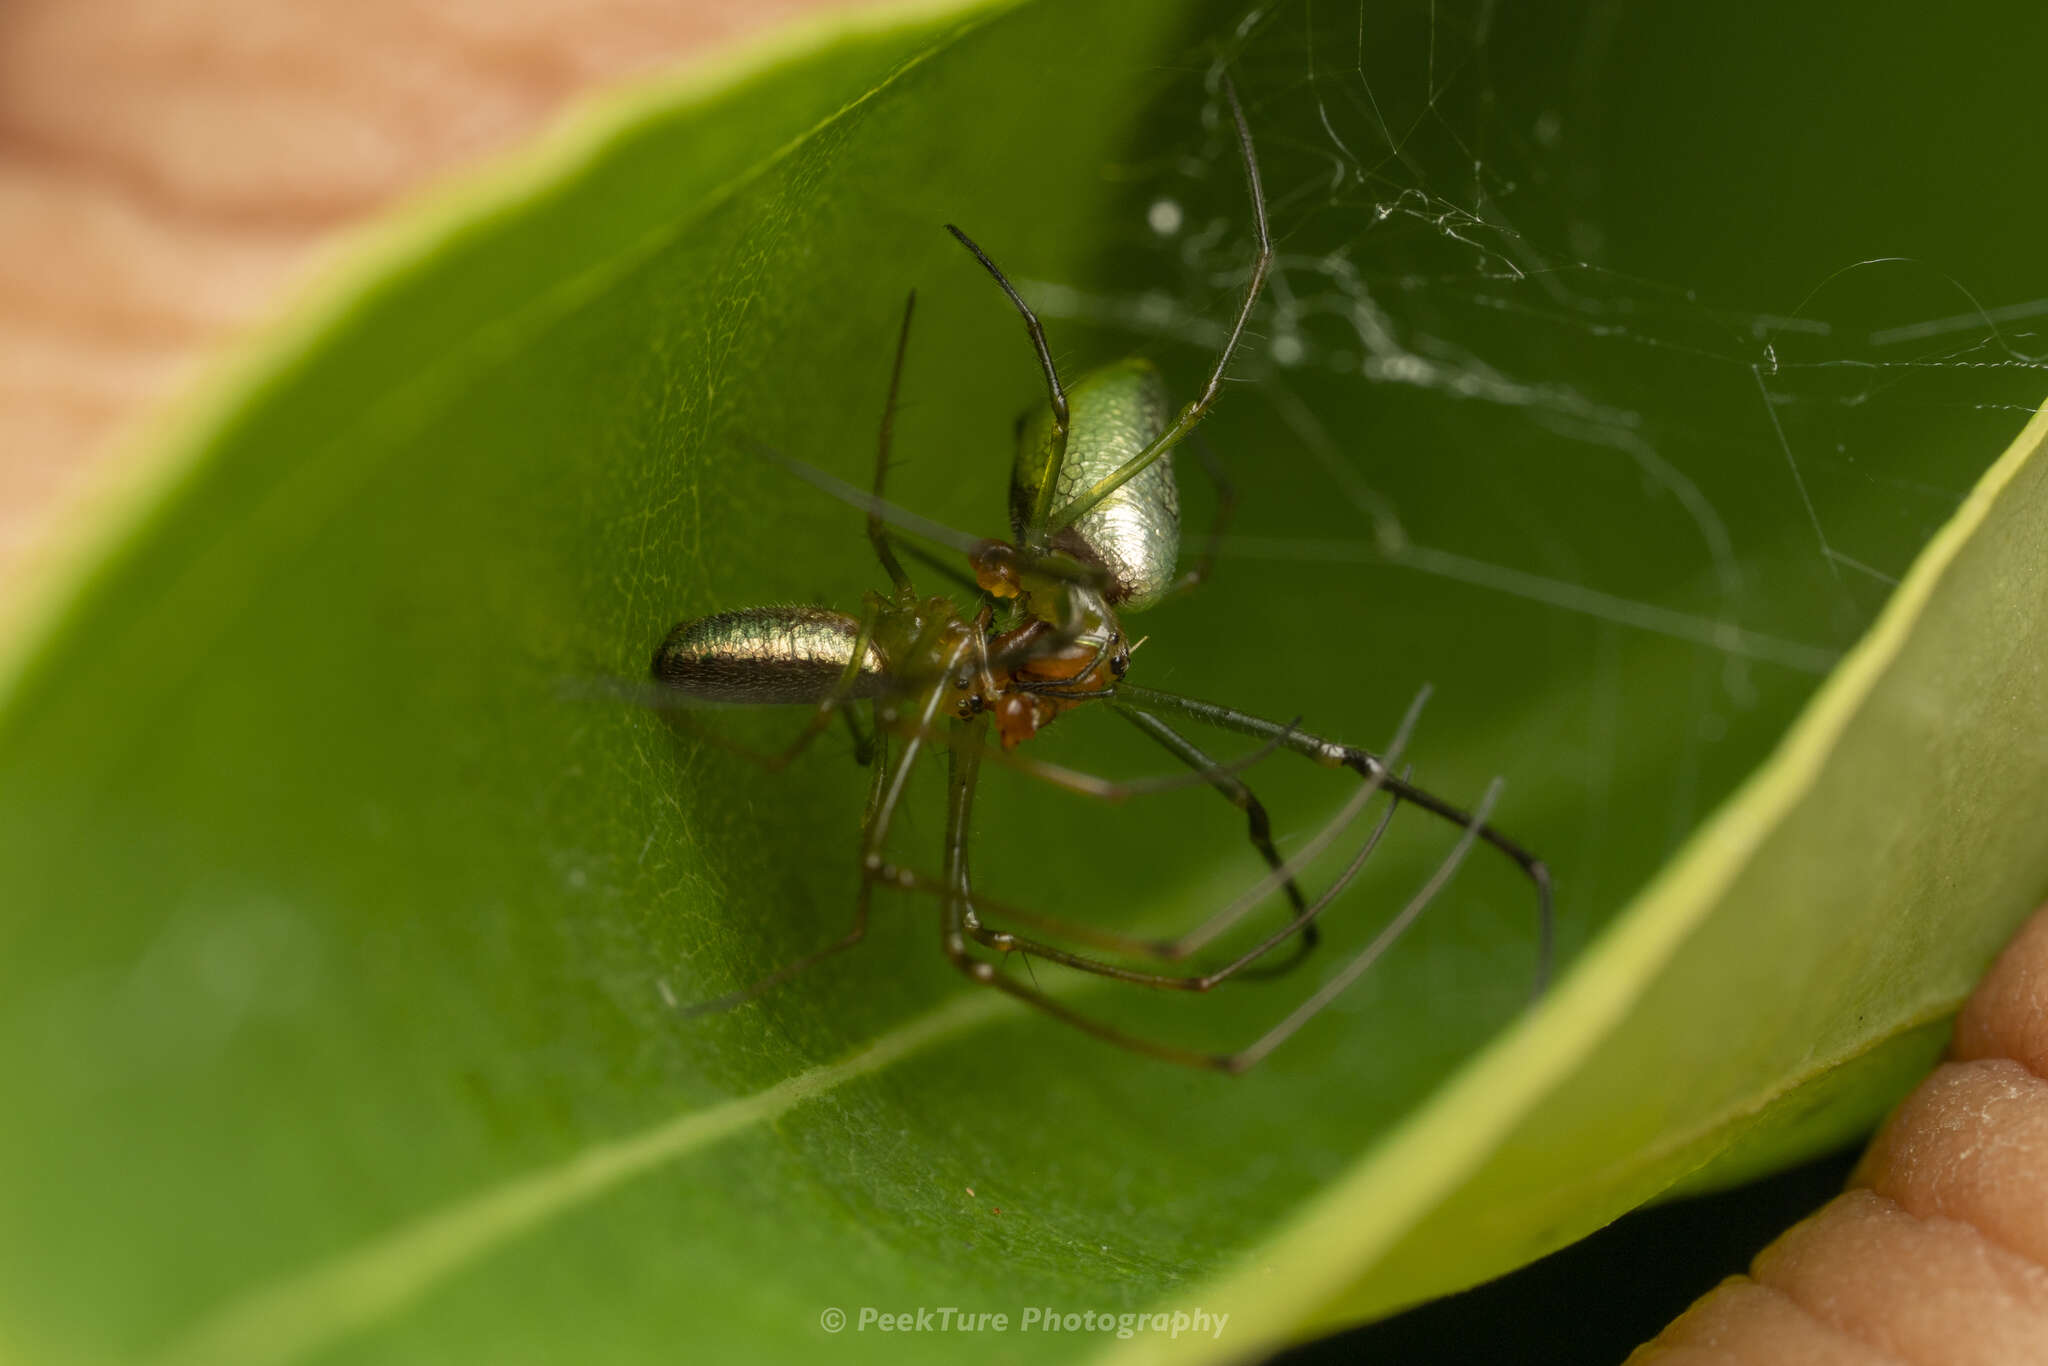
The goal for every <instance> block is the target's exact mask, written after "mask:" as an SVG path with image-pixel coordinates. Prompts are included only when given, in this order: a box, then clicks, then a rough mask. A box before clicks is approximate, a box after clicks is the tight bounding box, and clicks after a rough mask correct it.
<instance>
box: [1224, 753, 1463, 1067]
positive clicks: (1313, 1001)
mask: <svg viewBox="0 0 2048 1366" xmlns="http://www.w3.org/2000/svg"><path fill="white" fill-rule="evenodd" d="M1499 796H1500V780H1499V779H1498V778H1496V779H1495V780H1494V781H1493V782H1491V783H1489V784H1488V785H1487V788H1486V795H1485V796H1483V797H1482V798H1480V801H1479V805H1478V806H1476V807H1474V808H1473V810H1472V814H1471V815H1470V816H1469V817H1467V818H1466V820H1465V833H1464V834H1462V835H1460V836H1459V837H1458V842H1457V844H1456V845H1454V846H1453V847H1452V849H1451V852H1450V853H1449V854H1448V855H1446V856H1445V858H1444V861H1443V862H1442V863H1440V864H1438V865H1437V869H1436V872H1435V873H1433V874H1432V875H1431V876H1430V879H1429V881H1427V882H1425V883H1424V884H1423V885H1422V887H1421V889H1420V890H1419V891H1417V892H1416V893H1415V895H1414V896H1412V897H1410V898H1409V899H1408V904H1407V905H1406V906H1404V907H1402V908H1401V913H1400V914H1399V915H1397V916H1395V917H1394V918H1393V919H1392V920H1389V921H1388V922H1387V924H1386V927H1385V928H1384V929H1382V930H1381V931H1380V932H1379V933H1378V934H1377V935H1375V936H1373V941H1372V942H1371V943H1370V944H1367V945H1366V946H1365V947H1364V948H1363V949H1361V950H1360V951H1359V953H1358V956H1357V957H1355V958H1353V959H1352V960H1351V961H1350V962H1349V963H1347V964H1345V966H1344V968H1343V970H1342V971H1340V972H1339V973H1338V974H1337V975H1336V976H1335V977H1332V978H1331V979H1330V980H1329V981H1327V982H1325V983H1323V985H1322V986H1321V987H1319V988H1317V989H1316V992H1315V994H1314V995H1313V996H1310V997H1309V998H1308V999H1307V1000H1306V1001H1303V1002H1302V1003H1301V1004H1300V1005H1298V1006H1296V1007H1295V1008H1294V1009H1293V1010H1292V1011H1289V1012H1288V1014H1287V1017H1286V1018H1285V1019H1283V1020H1281V1021H1280V1023H1279V1024H1276V1025H1274V1026H1273V1027H1272V1028H1271V1029H1269V1030H1267V1031H1266V1032H1265V1033H1264V1034H1261V1035H1260V1036H1259V1037H1258V1038H1256V1039H1254V1040H1253V1041H1252V1042H1251V1044H1250V1045H1248V1046H1247V1047H1244V1048H1240V1049H1239V1050H1238V1051H1237V1052H1235V1053H1229V1054H1225V1055H1224V1056H1223V1057H1222V1058H1221V1059H1219V1060H1218V1064H1217V1065H1218V1066H1219V1067H1221V1068H1222V1070H1223V1071H1225V1072H1244V1071H1246V1070H1248V1069H1250V1068H1252V1067H1254V1066H1256V1065H1257V1064H1258V1063H1259V1061H1260V1060H1261V1059H1263V1058H1264V1057H1265V1056H1266V1055H1267V1054H1269V1053H1271V1052H1272V1051H1273V1050H1274V1049H1275V1048H1278V1047H1279V1046H1280V1045H1281V1044H1283V1043H1285V1042H1286V1041H1287V1040H1288V1039H1289V1038H1291V1037H1293V1035H1294V1034H1295V1032H1296V1031H1297V1030H1299V1029H1300V1028H1301V1027H1302V1026H1303V1025H1305V1024H1307V1023H1308V1022H1309V1021H1310V1020H1312V1019H1314V1018H1315V1017H1316V1016H1317V1015H1318V1014H1320V1013H1322V1010H1323V1008H1324V1007H1325V1006H1327V1005H1329V1004H1330V1002H1332V1001H1334V1000H1336V999H1337V998H1338V997H1339V996H1341V995H1343V994H1344V991H1345V989H1346V988H1347V987H1349V986H1350V985H1351V984H1352V983H1353V982H1355V981H1357V980H1358V979H1359V978H1360V977H1362V976H1364V975H1365V973H1366V972H1367V971H1368V970H1369V969H1370V968H1371V967H1372V965H1373V964H1374V963H1377V962H1378V961H1379V960H1380V956H1381V955H1382V954H1384V953H1385V952H1386V951H1387V950H1388V949H1390V948H1392V947H1393V946H1394V942H1395V941H1396V940H1398V939H1399V938H1400V937H1401V936H1402V935H1403V934H1406V933H1407V931H1408V927H1409V926H1410V925H1412V924H1414V923H1415V918H1416V917H1417V916H1419V915H1421V914H1422V912H1423V911H1424V910H1425V909H1427V908H1428V906H1429V903H1430V902H1432V901H1434V900H1435V899H1436V895H1437V893H1438V892H1441V891H1442V890H1443V889H1444V886H1445V884H1447V883H1448V882H1449V881H1450V880H1451V877H1452V875H1453V874H1455V873H1456V872H1457V871H1458V865H1459V864H1461V863H1463V862H1464V861H1465V855H1466V854H1468V853H1470V852H1471V850H1472V845H1473V843H1474V842H1475V841H1476V840H1478V839H1479V838H1480V837H1481V836H1480V831H1481V830H1482V829H1483V828H1484V826H1485V824H1486V818H1487V817H1488V816H1489V815H1491V814H1492V812H1493V803H1494V800H1495V799H1496V798H1497V797H1499Z"/></svg>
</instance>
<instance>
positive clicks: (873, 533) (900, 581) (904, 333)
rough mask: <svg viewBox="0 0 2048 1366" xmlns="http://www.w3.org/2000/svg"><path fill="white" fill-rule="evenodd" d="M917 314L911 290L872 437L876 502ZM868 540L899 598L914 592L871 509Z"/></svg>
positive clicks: (885, 529) (883, 525) (883, 524)
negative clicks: (878, 425) (913, 316)
mask: <svg viewBox="0 0 2048 1366" xmlns="http://www.w3.org/2000/svg"><path fill="white" fill-rule="evenodd" d="M916 311H917V291H916V290H914V289H913V290H911V291H910V297H909V298H907V299H905V300H904V301H903V327H902V330H901V331H899V332H898V333H897V334H896V360H895V363H894V364H892V365H891V366H890V367H889V398H888V401H887V402H885V403H884V404H883V405H882V425H881V428H880V430H879V431H878V432H877V433H876V435H875V500H876V501H877V502H880V501H881V497H882V482H883V480H884V479H885V478H886V477H887V476H888V473H889V442H890V439H891V438H892V437H893V436H894V435H895V432H896V394H897V391H898V390H899V389H900V388H901V387H902V385H903V354H904V352H906V351H907V350H909V349H910V318H911V314H913V313H914V312H916ZM868 540H869V542H870V543H872V544H873V545H874V547H875V558H876V559H878V560H880V561H881V562H882V572H884V573H885V574H887V575H888V576H889V580H890V582H892V583H894V584H895V585H896V592H897V594H898V595H899V596H904V597H907V596H909V595H910V594H911V593H913V592H915V591H916V590H915V588H914V587H913V586H912V584H911V582H910V575H909V574H907V573H905V572H904V570H903V562H902V561H901V560H899V559H897V558H896V552H895V550H894V549H893V548H892V547H891V546H890V543H889V527H888V524H887V523H886V522H884V521H883V520H882V517H881V514H880V513H878V512H877V511H876V510H875V509H874V508H873V507H870V508H869V509H868Z"/></svg>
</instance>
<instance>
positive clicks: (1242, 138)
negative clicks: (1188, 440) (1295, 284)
mask: <svg viewBox="0 0 2048 1366" xmlns="http://www.w3.org/2000/svg"><path fill="white" fill-rule="evenodd" d="M1223 96H1224V98H1225V99H1226V100H1228V101H1229V102H1230V117H1231V120H1232V121H1233V122H1234V123H1235V124H1236V125H1237V146H1238V151H1239V152H1240V153H1241V154H1242V155H1243V158H1244V173H1245V179H1246V180H1247V181H1249V182H1250V183H1251V192H1252V226H1253V230H1254V233H1255V235H1256V237H1257V239H1258V249H1257V251H1256V253H1255V254H1254V255H1253V257H1252V269H1251V277H1250V279H1249V280H1247V281H1246V283H1245V291H1244V302H1243V303H1242V304H1240V305H1239V306H1238V310H1237V321H1236V322H1234V323H1232V324H1231V327H1230V335H1229V337H1228V338H1226V339H1225V340H1224V343H1223V350H1222V352H1221V353H1220V354H1219V355H1218V356H1217V357H1216V368H1215V369H1214V370H1212V371H1210V372H1209V382H1208V384H1206V385H1204V386H1203V388H1202V392H1201V395H1200V396H1199V397H1197V398H1196V399H1195V400H1194V402H1192V403H1190V404H1188V405H1187V406H1186V407H1185V408H1182V409H1181V410H1180V414H1179V416H1177V417H1176V418H1174V420H1173V425H1172V426H1170V427H1168V428H1167V429H1166V430H1165V431H1163V432H1161V433H1160V434H1159V435H1158V436H1157V437H1155V438H1153V440H1152V443H1151V444H1150V445H1148V446H1147V447H1145V449H1144V450H1142V451H1139V452H1138V453H1137V454H1136V455H1134V456H1132V457H1131V458H1130V459H1129V460H1126V461H1125V462H1124V463H1123V464H1121V465H1119V466H1117V467H1116V468H1115V469H1114V470H1111V471H1110V472H1109V473H1108V474H1106V475H1104V476H1103V477H1102V478H1101V479H1098V480H1096V481H1095V483H1093V484H1091V485H1089V486H1088V487H1087V488H1086V489H1083V490H1082V491H1081V492H1080V493H1078V494H1076V495H1075V496H1074V497H1073V498H1071V499H1070V500H1068V501H1067V502H1065V503H1063V504H1061V505H1060V506H1059V508H1058V509H1056V510H1054V511H1053V513H1052V515H1051V516H1050V517H1049V518H1048V519H1046V520H1045V522H1044V525H1043V527H1042V528H1041V526H1040V524H1039V523H1038V521H1037V520H1035V519H1034V521H1033V522H1032V525H1031V531H1032V533H1033V535H1034V537H1035V536H1036V535H1037V534H1038V533H1039V532H1040V531H1041V530H1043V531H1044V532H1048V533H1049V532H1054V531H1058V530H1060V529H1061V528H1063V527H1067V526H1071V525H1072V524H1073V522H1074V519H1075V518H1077V517H1080V516H1081V515H1082V514H1084V513H1086V512H1088V511H1089V510H1090V509H1091V508H1093V507H1094V506H1095V505H1096V504H1097V503H1100V502H1101V501H1102V500H1103V499H1105V498H1107V497H1109V495H1110V494H1112V493H1115V492H1116V491H1117V490H1118V489H1119V488H1121V487H1123V485H1124V484H1126V483H1128V482H1129V481H1130V480H1132V479H1134V478H1136V477H1137V476H1138V475H1139V474H1141V473H1143V472H1144V471H1145V470H1146V469H1148V468H1150V467H1151V465H1152V464H1153V462H1154V461H1156V460H1158V459H1159V458H1160V457H1161V456H1163V455H1165V454H1166V453H1167V452H1168V451H1170V450H1172V449H1173V448H1174V447H1175V446H1177V445H1179V444H1180V442H1181V441H1182V440H1183V439H1184V438H1185V437H1186V436H1187V435H1188V433H1190V432H1192V431H1193V430H1194V429H1195V427H1196V425H1197V424H1199V423H1200V422H1201V420H1202V419H1203V418H1204V417H1206V416H1207V415H1208V412H1209V409H1210V408H1211V407H1213V406H1214V405H1215V403H1216V397H1217V395H1218V394H1220V393H1222V392H1223V378H1224V375H1225V373H1226V372H1228V371H1229V369H1230V361H1231V358H1232V357H1233V356H1235V355H1236V354H1237V347H1238V343H1239V342H1240V341H1242V340H1243V338H1244V329H1245V327H1246V325H1247V324H1248V323H1250V322H1251V317H1252V308H1253V306H1254V305H1255V304H1257V303H1258V301H1259V291H1260V290H1262V289H1264V288H1265V286H1266V276H1267V274H1268V273H1269V272H1270V271H1271V270H1272V268H1273V234H1272V230H1271V229H1270V228H1269V227H1268V226H1267V223H1266V190H1265V187H1264V186H1263V185H1262V184H1261V183H1260V181H1259V157H1258V153H1257V152H1256V151H1254V150H1253V148H1252V132H1251V129H1250V127H1248V126H1247V125H1246V123H1245V121H1244V108H1243V106H1242V105H1240V104H1239V103H1238V101H1237V88H1236V87H1235V86H1233V85H1232V84H1231V83H1230V78H1229V77H1228V76H1225V77H1224V78H1223Z"/></svg>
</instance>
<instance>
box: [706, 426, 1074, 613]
mask: <svg viewBox="0 0 2048 1366" xmlns="http://www.w3.org/2000/svg"><path fill="white" fill-rule="evenodd" d="M732 441H733V444H734V445H736V446H738V447H740V449H742V450H744V451H747V452H749V453H750V454H752V455H754V456H756V457H758V458H760V459H762V460H766V461H768V462H769V463H770V464H772V465H776V466H778V467H780V468H781V469H783V470H786V471H787V472H789V473H790V474H793V475H795V476H796V477H797V478H799V479H801V480H803V481H804V482H805V483H806V484H809V485H811V486H812V487H813V488H816V489H819V490H820V491H822V492H824V493H827V494H830V495H831V496H832V497H834V498H837V499H838V500H839V501H840V502H842V503H846V504H848V505H850V506H852V507H857V508H860V509H861V510H862V511H864V512H866V513H868V514H869V515H870V516H873V517H879V518H881V519H882V520H883V521H884V522H887V523H888V524H889V525H890V526H892V527H895V528H896V529H897V530H898V531H900V532H903V533H904V534H905V535H908V536H916V537H919V538H921V539H923V540H926V541H930V542H931V543H932V544H934V545H942V546H945V547H946V548H947V549H949V550H957V551H959V552H960V553H961V554H963V555H966V556H967V557H969V559H970V560H972V559H978V558H979V557H980V556H982V555H983V554H984V553H986V552H987V551H988V549H989V548H990V547H991V546H996V545H1000V544H1002V543H1001V542H999V541H993V540H990V539H989V538H988V537H986V536H970V535H968V534H967V533H966V532H964V531H960V530H958V529H956V528H954V527H949V526H947V525H945V524H944V523H943V522H935V521H933V520H932V519H931V518H929V517H926V516H923V515H921V514H919V513H915V512H912V511H911V510H910V509H909V508H906V507H902V506H900V505H899V504H896V503H892V502H890V501H889V500H888V499H886V498H883V497H879V496H878V495H876V494H873V493H870V492H869V491H868V490H866V489H864V488H858V487H856V486H854V485H852V484H849V483H847V482H846V481H845V480H844V479H841V478H840V477H839V476H838V475H836V474H827V473H826V472H825V471H824V470H821V469H819V468H818V467H817V466H815V465H809V464H806V463H804V462H803V461H801V460H798V459H796V458H795V457H793V456H788V455H784V454H783V453H782V452H781V451H779V450H777V449H775V447H773V446H771V445H769V444H768V443H767V442H765V441H756V440H755V439H754V438H752V437H750V436H745V435H735V436H734V437H733V438H732ZM906 548H907V547H906ZM1021 567H1022V568H1023V569H1024V570H1026V571H1028V572H1030V573H1033V574H1039V575H1042V576H1044V577H1046V578H1049V579H1056V580H1061V581H1064V582H1069V583H1083V584H1087V585H1088V586H1090V587H1092V588H1094V589H1096V590H1097V591H1098V592H1099V591H1106V590H1107V589H1108V588H1109V587H1110V581H1109V574H1108V571H1106V570H1104V569H1102V568H1100V567H1098V566H1095V565H1088V564H1083V563H1081V561H1079V560H1077V559H1075V558H1074V557H1073V556H1071V555H1068V554H1066V553H1064V552H1062V551H1057V550H1053V551H1047V552H1044V553H1042V554H1041V553H1035V552H1025V553H1024V558H1023V564H1022V566H1021ZM976 587H977V588H978V587H979V585H976Z"/></svg>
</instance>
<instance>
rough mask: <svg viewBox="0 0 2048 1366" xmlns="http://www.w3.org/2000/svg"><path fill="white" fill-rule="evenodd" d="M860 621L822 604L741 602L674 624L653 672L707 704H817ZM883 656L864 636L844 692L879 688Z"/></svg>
mask: <svg viewBox="0 0 2048 1366" xmlns="http://www.w3.org/2000/svg"><path fill="white" fill-rule="evenodd" d="M860 635H861V630H860V622H859V621H857V620H855V619H854V618H853V617H850V616H848V615H846V614H845V613H844V612H834V611H830V610H828V609H826V608H823V607H803V606H795V607H746V608H741V609H740V610H738V611H735V612H720V613H718V614H717V615H715V616H709V617H698V618H696V619H695V620H692V621H685V622H679V623H677V625H676V626H675V628H674V629H673V630H671V631H670V632H669V633H668V635H667V637H666V638H665V639H664V640H663V641H662V642H661V647H660V648H659V649H657V650H656V651H655V652H654V678H655V681H656V682H657V683H660V684H662V685H663V686H665V687H669V688H674V689H675V690H676V691H678V692H681V693H684V694H686V695H687V696H690V697H694V698H698V699H700V700H702V701H706V702H816V701H818V700H820V699H821V698H823V697H825V696H826V695H827V694H829V693H830V692H831V691H832V690H833V688H834V687H835V686H836V685H837V684H838V682H839V680H840V679H841V678H842V677H843V676H844V675H845V673H846V668H847V665H848V663H850V662H851V661H852V659H853V652H854V649H855V647H856V646H857V645H858V644H859V643H860ZM888 669H889V664H888V659H887V657H886V656H884V655H883V653H882V651H881V648H880V647H879V646H877V645H876V644H875V643H874V642H873V641H872V640H871V641H869V642H868V644H867V649H866V653H865V656H864V657H863V659H862V660H861V665H860V669H859V672H858V674H857V675H856V676H855V679H854V683H853V686H852V688H851V689H850V691H849V692H848V693H847V694H846V695H847V696H849V697H873V696H875V695H877V694H878V693H879V692H881V691H882V686H883V683H884V681H885V679H886V678H887V675H888Z"/></svg>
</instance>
